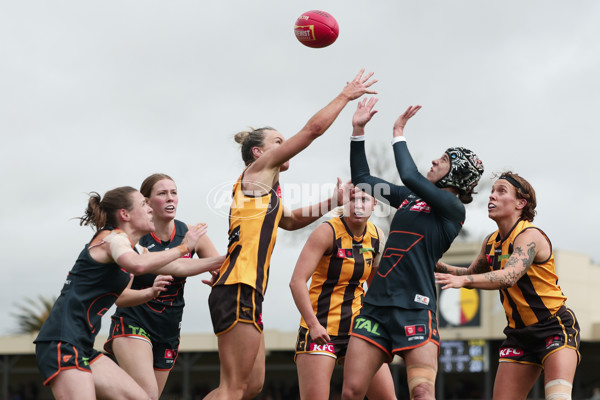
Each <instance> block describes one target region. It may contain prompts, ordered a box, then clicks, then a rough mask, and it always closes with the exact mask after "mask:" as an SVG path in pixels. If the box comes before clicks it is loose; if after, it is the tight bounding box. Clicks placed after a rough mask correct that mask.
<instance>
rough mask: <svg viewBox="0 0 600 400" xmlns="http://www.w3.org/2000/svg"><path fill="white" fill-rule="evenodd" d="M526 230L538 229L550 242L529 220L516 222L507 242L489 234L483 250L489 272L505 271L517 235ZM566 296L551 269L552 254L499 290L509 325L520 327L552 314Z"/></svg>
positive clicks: (552, 267) (493, 234) (494, 234)
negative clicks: (511, 284) (512, 283)
mask: <svg viewBox="0 0 600 400" xmlns="http://www.w3.org/2000/svg"><path fill="white" fill-rule="evenodd" d="M527 229H537V230H539V231H540V232H541V233H542V235H544V237H545V238H546V240H548V244H549V245H550V251H552V243H550V239H548V237H547V236H546V234H545V233H544V232H543V231H542V230H541V229H539V228H537V227H536V226H534V225H533V224H531V223H530V222H528V221H519V222H517V224H516V225H515V226H514V227H513V229H512V231H511V232H510V234H509V235H508V237H507V238H506V239H502V238H500V233H499V231H496V232H494V233H492V234H491V235H490V237H489V239H488V242H487V244H486V247H485V253H486V257H487V260H488V262H489V264H490V265H491V266H492V270H494V271H497V270H500V269H503V268H504V265H505V264H506V262H507V261H508V259H509V257H510V256H511V254H512V253H513V246H514V242H515V240H516V239H517V236H519V234H521V232H524V231H525V230H527ZM566 299H567V297H566V296H565V295H564V294H563V293H562V291H561V289H560V286H558V276H557V275H556V272H555V269H554V253H553V252H551V254H550V257H549V258H548V259H547V260H546V261H544V262H542V263H535V262H534V263H533V264H531V267H529V269H528V270H527V273H526V274H525V275H523V276H522V277H521V278H520V279H519V280H518V281H517V283H515V284H514V285H513V286H511V287H509V288H507V289H501V290H500V301H501V302H502V306H503V307H504V311H505V312H506V319H507V320H508V326H509V327H511V328H522V327H525V326H529V325H532V324H535V323H537V322H539V321H543V320H545V319H547V318H548V317H550V316H551V315H553V314H555V313H556V312H557V311H558V309H559V308H560V307H561V306H562V305H563V304H564V303H565V300H566Z"/></svg>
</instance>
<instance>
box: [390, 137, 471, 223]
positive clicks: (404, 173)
mask: <svg viewBox="0 0 600 400" xmlns="http://www.w3.org/2000/svg"><path fill="white" fill-rule="evenodd" d="M394 158H395V159H396V168H398V173H399V174H400V179H401V180H402V183H404V185H406V187H407V188H409V189H410V190H411V191H412V192H413V193H414V194H416V195H417V196H419V197H420V198H421V199H423V200H424V201H425V202H426V203H427V204H429V205H430V206H431V207H432V208H433V209H434V210H435V211H436V212H438V213H439V214H440V215H442V216H444V217H447V218H451V217H461V218H462V219H463V220H464V206H463V205H462V203H461V202H460V201H459V200H458V199H457V198H456V195H455V194H453V193H451V192H448V191H447V190H442V189H440V188H438V187H437V186H435V185H434V184H433V183H431V182H429V181H428V180H427V178H425V177H424V176H423V175H421V173H420V172H419V171H418V169H417V166H416V165H415V162H414V161H413V159H412V157H411V155H410V152H409V151H408V146H407V145H406V142H397V143H395V144H394Z"/></svg>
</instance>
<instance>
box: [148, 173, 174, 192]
mask: <svg viewBox="0 0 600 400" xmlns="http://www.w3.org/2000/svg"><path fill="white" fill-rule="evenodd" d="M163 179H168V180H170V181H173V183H174V182H175V181H174V180H173V178H171V177H170V176H169V175H167V174H159V173H157V174H152V175H150V176H149V177H147V178H146V179H144V182H142V186H141V187H140V193H142V195H143V196H144V197H147V198H150V195H151V194H152V189H154V185H156V182H158V181H162V180H163Z"/></svg>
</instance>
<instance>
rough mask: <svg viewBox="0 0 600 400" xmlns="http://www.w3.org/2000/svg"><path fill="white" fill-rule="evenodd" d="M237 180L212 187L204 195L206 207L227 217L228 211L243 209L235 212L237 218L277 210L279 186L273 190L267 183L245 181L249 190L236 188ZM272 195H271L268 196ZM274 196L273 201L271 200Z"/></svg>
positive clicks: (252, 216)
mask: <svg viewBox="0 0 600 400" xmlns="http://www.w3.org/2000/svg"><path fill="white" fill-rule="evenodd" d="M236 185H238V182H237V181H236V182H224V183H221V184H219V185H217V186H215V187H213V188H212V189H211V190H210V191H209V192H208V194H207V195H206V204H207V205H208V208H209V209H210V210H211V211H212V212H214V213H216V214H218V215H223V216H226V217H228V216H229V215H230V214H229V213H230V211H231V212H232V213H234V212H235V210H238V211H239V210H244V212H243V213H239V212H238V213H236V217H237V218H239V219H254V218H259V217H261V216H263V215H265V214H269V213H270V212H272V211H274V210H277V209H278V208H279V207H277V206H278V205H279V202H280V198H281V187H280V186H278V187H277V191H274V190H273V188H272V187H270V186H269V185H265V184H263V183H261V182H252V181H246V182H245V186H246V185H247V186H248V187H250V188H251V189H250V190H245V191H244V192H242V191H241V190H239V189H238V190H236V191H235V192H234V191H233V190H234V189H236ZM269 195H272V196H269ZM271 198H274V201H272V200H271ZM271 203H274V205H275V206H273V204H271Z"/></svg>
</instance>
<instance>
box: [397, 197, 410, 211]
mask: <svg viewBox="0 0 600 400" xmlns="http://www.w3.org/2000/svg"><path fill="white" fill-rule="evenodd" d="M407 205H408V200H406V199H405V200H404V201H403V202H402V204H400V207H398V210H399V209H401V208H404V207H406V206H407Z"/></svg>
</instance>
